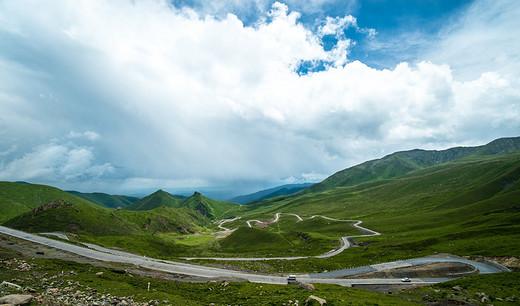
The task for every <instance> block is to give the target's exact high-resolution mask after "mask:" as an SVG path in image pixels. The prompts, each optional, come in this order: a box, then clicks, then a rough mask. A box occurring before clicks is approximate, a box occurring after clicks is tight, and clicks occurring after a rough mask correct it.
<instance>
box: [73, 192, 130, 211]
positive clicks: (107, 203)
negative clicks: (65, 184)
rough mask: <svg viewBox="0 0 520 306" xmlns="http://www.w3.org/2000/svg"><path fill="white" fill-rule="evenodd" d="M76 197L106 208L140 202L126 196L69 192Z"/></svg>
mask: <svg viewBox="0 0 520 306" xmlns="http://www.w3.org/2000/svg"><path fill="white" fill-rule="evenodd" d="M67 192H68V193H71V194H73V195H75V196H78V197H80V198H83V199H85V200H87V201H90V202H92V203H95V204H97V205H100V206H103V207H106V208H117V207H126V206H127V205H130V204H132V203H135V202H137V201H139V198H136V197H129V196H124V195H111V194H106V193H101V192H93V193H83V192H77V191H67Z"/></svg>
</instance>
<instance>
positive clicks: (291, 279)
mask: <svg viewBox="0 0 520 306" xmlns="http://www.w3.org/2000/svg"><path fill="white" fill-rule="evenodd" d="M295 281H296V275H292V274H291V275H289V276H287V282H288V283H292V282H295Z"/></svg>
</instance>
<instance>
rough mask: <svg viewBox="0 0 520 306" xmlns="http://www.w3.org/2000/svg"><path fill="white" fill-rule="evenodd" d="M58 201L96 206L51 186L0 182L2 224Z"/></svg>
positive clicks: (0, 218) (0, 215)
mask: <svg viewBox="0 0 520 306" xmlns="http://www.w3.org/2000/svg"><path fill="white" fill-rule="evenodd" d="M58 200H64V201H68V202H71V203H81V204H84V205H88V206H93V205H94V204H92V203H90V202H89V201H87V200H85V199H82V198H80V197H77V196H75V195H72V194H70V193H67V192H65V191H63V190H61V189H58V188H55V187H51V186H46V185H37V184H27V183H12V182H0V223H1V222H4V221H6V220H9V219H11V218H13V217H15V216H18V215H20V214H23V213H25V212H28V211H30V210H32V209H33V208H36V207H38V206H41V205H44V204H47V203H50V202H54V201H58Z"/></svg>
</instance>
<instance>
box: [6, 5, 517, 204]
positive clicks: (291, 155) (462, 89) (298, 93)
mask: <svg viewBox="0 0 520 306" xmlns="http://www.w3.org/2000/svg"><path fill="white" fill-rule="evenodd" d="M518 16H520V1H513V0H474V1H470V0H460V1H456V0H424V1H416V0H392V1H390V0H344V1H337V0H309V1H299V0H286V1H279V2H278V1H270V0H249V1H248V0H220V1H215V0H191V1H190V0H172V1H166V0H143V1H135V0H134V1H132V0H95V1H91V0H77V1H68V0H48V1H41V0H40V1H36V0H19V1H10V0H0V180H5V181H26V182H30V183H39V184H47V185H52V186H56V187H59V188H62V189H66V190H77V191H82V192H94V191H98V192H107V193H111V194H141V195H143V194H146V193H150V192H152V191H154V190H156V189H158V188H162V189H164V190H167V191H170V192H172V193H177V194H190V193H191V192H193V191H195V190H198V191H201V192H203V193H204V194H205V195H208V196H211V197H213V198H216V199H226V198H229V197H231V196H236V195H241V194H246V193H251V192H255V191H258V190H261V189H266V188H270V187H273V186H278V185H282V184H289V183H307V182H311V183H312V182H318V181H321V180H323V179H324V178H326V177H328V176H330V175H331V174H333V173H335V172H337V171H340V170H342V169H345V168H348V167H351V166H354V165H356V164H359V163H361V162H364V161H366V160H370V159H375V158H381V157H383V156H385V155H387V154H390V153H393V152H395V151H400V150H410V149H415V148H420V149H432V150H441V149H446V148H449V147H454V146H473V145H482V144H485V143H487V142H490V141H492V140H493V139H496V138H500V137H511V136H519V134H520V39H519V38H520V18H518Z"/></svg>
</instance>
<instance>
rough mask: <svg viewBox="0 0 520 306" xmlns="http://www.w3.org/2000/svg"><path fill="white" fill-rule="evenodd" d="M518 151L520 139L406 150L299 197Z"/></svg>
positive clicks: (327, 181) (340, 174) (348, 171)
mask: <svg viewBox="0 0 520 306" xmlns="http://www.w3.org/2000/svg"><path fill="white" fill-rule="evenodd" d="M518 150H520V137H515V138H501V139H497V140H494V141H492V142H490V143H488V144H486V145H483V146H477V147H457V148H451V149H447V150H442V151H427V150H418V149H415V150H410V151H403V152H396V153H393V154H390V155H387V156H385V157H383V158H381V159H376V160H371V161H367V162H364V163H362V164H359V165H356V166H353V167H350V168H347V169H344V170H341V171H339V172H337V173H335V174H333V175H331V176H330V177H328V178H327V179H325V180H324V181H322V182H320V183H317V184H314V185H312V186H311V187H309V188H307V189H305V190H304V191H303V192H302V193H304V194H306V193H312V192H318V191H323V190H326V189H329V188H333V187H345V186H353V185H357V184H360V183H364V182H369V181H373V180H379V179H389V178H394V177H400V176H403V175H405V174H407V173H409V172H411V171H414V170H419V169H424V168H428V167H431V166H435V165H439V164H443V163H447V162H450V161H455V160H459V159H462V158H467V157H469V156H476V157H481V156H494V155H501V154H506V153H512V152H515V151H518Z"/></svg>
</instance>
